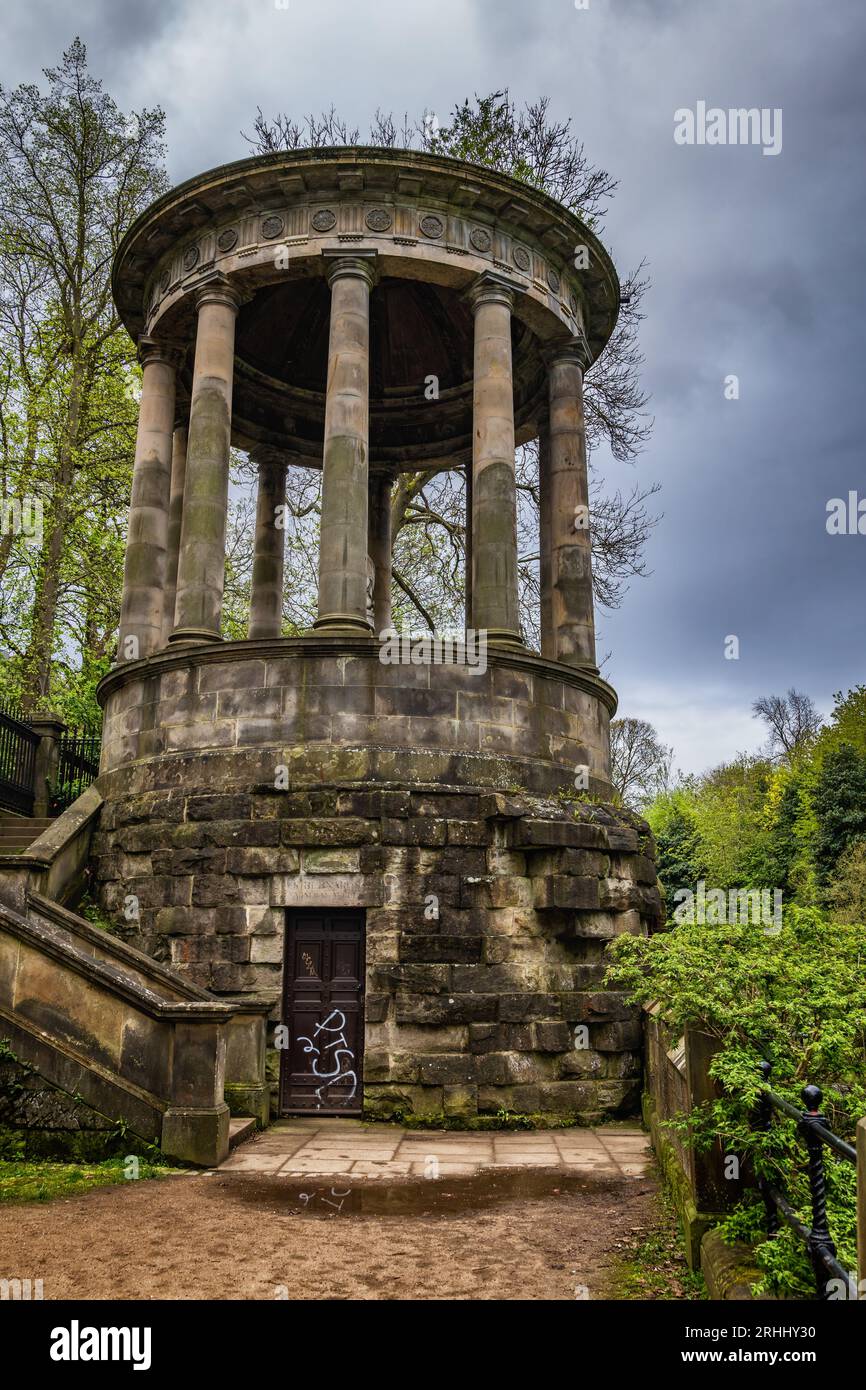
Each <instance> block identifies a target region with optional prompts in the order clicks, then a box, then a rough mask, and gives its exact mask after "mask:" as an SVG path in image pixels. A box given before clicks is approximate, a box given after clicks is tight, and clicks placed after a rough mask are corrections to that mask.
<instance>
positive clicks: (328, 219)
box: [310, 208, 337, 232]
mask: <svg viewBox="0 0 866 1390" xmlns="http://www.w3.org/2000/svg"><path fill="white" fill-rule="evenodd" d="M310 222H311V223H312V225H313V227H314V228H315V229H316V231H317V232H329V231H330V230H331V228H332V227H336V225H337V219H336V217H335V216H334V214H333V213H332V212H331V209H330V208H319V211H318V212H314V213H313V215H312V217H311V218H310Z"/></svg>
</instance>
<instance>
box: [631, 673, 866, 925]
mask: <svg viewBox="0 0 866 1390" xmlns="http://www.w3.org/2000/svg"><path fill="white" fill-rule="evenodd" d="M645 814H646V818H647V820H648V821H649V823H650V826H651V827H652V830H653V833H654V835H655V837H656V841H657V845H658V861H657V862H658V869H659V877H660V879H661V881H662V885H663V887H664V890H665V897H666V900H667V907H668V916H670V915H671V913H672V910H673V894H674V893H675V892H676V891H677V889H681V888H689V889H692V890H693V891H694V889H695V885H696V884H697V882H698V880H700V879H704V880H705V882H706V884H707V886H708V888H714V889H715V888H717V889H721V890H722V891H724V892H727V891H728V890H729V889H732V888H735V889H746V890H749V889H780V890H781V892H782V894H783V899H784V901H785V902H786V903H796V904H797V905H798V906H800V907H811V906H824V907H832V909H833V915H834V916H838V915H839V914H840V913H841V914H842V916H843V917H846V916H847V920H849V921H853V920H863V912H862V910H860V909H856V910H855V907H854V903H859V902H861V901H862V899H861V898H860V897H859V896H858V894H859V893H860V891H861V890H860V888H859V887H858V885H859V884H860V883H861V879H862V864H861V861H860V859H859V858H858V856H857V852H856V845H857V844H858V843H860V842H861V841H863V840H866V686H857V687H856V688H855V689H853V690H850V691H849V692H848V694H847V695H844V696H843V695H842V694H837V695H836V696H835V705H834V710H833V714H832V716H831V718H830V720H829V721H828V723H827V724H826V725H825V726H824V727H823V728H822V729H821V731H820V733H819V734H818V735H817V737H815V738H810V739H809V740H807V741H805V742H804V743H803V744H802V746H800V747H798V748H797V749H796V750H794V751H793V752H791V753H790V754H787V755H786V756H785V757H784V758H780V759H779V760H776V761H774V760H771V759H769V758H767V757H765V756H762V755H758V756H749V755H742V756H741V757H738V758H736V759H734V760H733V761H732V762H730V763H724V764H722V765H721V766H720V767H717V768H714V769H713V770H712V771H710V772H708V773H705V774H704V775H703V776H702V777H689V778H686V779H685V780H684V781H683V782H682V783H681V785H679V786H678V787H677V788H675V790H674V791H672V792H666V793H664V794H663V795H661V796H659V797H657V798H656V799H655V801H654V802H652V803H651V804H650V806H649V807H647V808H646V810H645ZM849 853H850V855H851V858H850V859H846V860H845V865H844V871H843V870H842V868H841V867H840V866H841V865H842V857H843V856H845V855H847V854H849ZM846 893H848V894H853V901H852V902H849V903H847V904H846V902H845V900H844V895H845V894H846ZM852 914H853V915H852Z"/></svg>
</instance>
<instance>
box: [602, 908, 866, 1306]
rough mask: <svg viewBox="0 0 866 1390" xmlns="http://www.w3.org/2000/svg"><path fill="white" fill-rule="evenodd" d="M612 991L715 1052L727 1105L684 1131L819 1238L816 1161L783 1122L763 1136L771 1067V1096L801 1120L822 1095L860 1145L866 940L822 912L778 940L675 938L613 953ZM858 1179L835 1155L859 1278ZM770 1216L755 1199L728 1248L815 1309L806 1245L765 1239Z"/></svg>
mask: <svg viewBox="0 0 866 1390" xmlns="http://www.w3.org/2000/svg"><path fill="white" fill-rule="evenodd" d="M611 954H612V957H613V964H612V966H611V970H610V972H609V983H610V984H611V985H613V986H614V987H616V988H617V989H625V990H627V991H628V992H629V994H630V995H631V997H632V998H633V999H635V1001H637V1002H641V1003H646V1002H649V1001H652V1000H660V1001H661V1002H662V1003H663V1006H664V1010H665V1015H666V1018H667V1019H668V1020H669V1021H670V1024H671V1027H672V1028H673V1030H674V1031H675V1032H677V1033H681V1032H683V1031H684V1029H685V1027H686V1025H687V1024H692V1025H695V1026H697V1027H699V1028H700V1029H701V1030H702V1031H704V1032H706V1033H708V1034H709V1035H710V1036H711V1037H713V1038H715V1039H716V1040H717V1043H718V1052H717V1053H716V1055H715V1057H714V1059H713V1062H712V1064H711V1068H710V1070H711V1074H712V1075H713V1076H714V1077H715V1079H716V1080H717V1081H718V1082H719V1084H720V1091H721V1094H720V1096H719V1098H718V1099H717V1100H715V1101H714V1102H713V1103H711V1104H707V1105H705V1106H703V1107H701V1108H700V1109H699V1110H697V1111H695V1112H693V1113H692V1115H691V1116H690V1117H688V1121H687V1120H686V1119H685V1117H683V1118H682V1119H681V1120H680V1121H679V1122H678V1125H677V1127H678V1128H679V1130H680V1132H681V1135H682V1137H683V1138H684V1139H685V1140H686V1141H687V1142H690V1143H694V1144H696V1145H699V1146H700V1145H706V1144H709V1143H710V1142H711V1141H712V1139H713V1138H715V1137H719V1138H720V1139H721V1141H722V1144H723V1147H724V1150H725V1152H726V1153H727V1154H736V1155H737V1156H738V1157H739V1158H740V1160H741V1163H742V1162H745V1163H747V1164H748V1166H749V1167H750V1168H751V1169H752V1171H753V1172H754V1173H756V1174H758V1175H763V1176H766V1177H768V1178H770V1179H771V1180H772V1181H773V1183H774V1184H775V1185H777V1186H779V1187H780V1188H782V1189H783V1190H784V1191H786V1192H787V1194H788V1196H789V1200H791V1202H792V1204H793V1205H794V1207H795V1208H796V1209H797V1210H798V1211H799V1212H800V1214H801V1216H802V1217H803V1219H804V1220H805V1222H806V1224H807V1225H808V1224H809V1222H810V1218H809V1208H808V1187H807V1181H806V1150H805V1146H804V1145H803V1143H802V1141H801V1140H799V1139H798V1137H797V1134H796V1126H795V1125H794V1124H793V1123H792V1122H788V1121H787V1120H785V1119H784V1118H783V1117H777V1118H776V1119H775V1120H774V1123H773V1126H772V1128H771V1130H770V1132H769V1133H766V1134H765V1133H762V1132H760V1131H757V1130H756V1129H755V1127H754V1123H753V1120H754V1114H755V1107H756V1104H757V1101H758V1097H759V1091H760V1087H761V1075H760V1072H759V1063H760V1062H761V1061H762V1060H767V1061H769V1062H770V1063H771V1065H772V1069H773V1070H772V1085H773V1089H774V1090H775V1091H777V1092H778V1093H779V1094H780V1095H782V1096H784V1097H785V1098H786V1099H787V1100H789V1101H791V1103H792V1104H794V1105H797V1106H798V1107H800V1108H802V1100H801V1098H800V1090H801V1088H802V1086H803V1085H804V1084H806V1083H807V1082H808V1083H813V1084H816V1085H819V1086H821V1087H822V1089H823V1091H824V1101H823V1108H824V1110H825V1112H826V1114H827V1116H828V1118H829V1121H830V1124H831V1126H832V1128H833V1129H834V1130H835V1131H836V1132H837V1133H839V1134H841V1135H842V1137H843V1138H846V1139H848V1140H849V1141H851V1140H852V1139H853V1136H854V1128H855V1125H856V1122H857V1120H858V1119H859V1118H860V1117H861V1116H862V1115H864V1114H866V1066H864V1056H866V1053H864V1046H866V927H864V926H863V925H862V924H851V923H846V922H839V921H836V920H834V919H832V918H829V917H827V916H825V915H824V914H823V913H821V912H819V911H818V910H816V909H814V908H797V907H790V908H788V910H787V911H786V912H785V914H784V921H783V925H782V928H781V930H780V931H778V932H777V933H773V932H767V931H766V930H765V929H764V928H763V927H761V926H760V925H738V926H707V925H696V926H691V925H688V924H686V923H682V924H678V925H676V926H675V927H674V928H673V929H672V930H671V931H670V932H664V933H660V934H658V935H656V936H653V937H649V938H641V937H630V936H629V937H620V938H619V939H618V940H617V941H616V942H615V943H614V944H613V946H612V948H611ZM847 1167H848V1165H846V1164H845V1163H844V1161H842V1160H836V1159H833V1158H832V1157H831V1156H830V1155H829V1153H828V1154H827V1170H828V1189H829V1193H830V1202H829V1209H830V1224H831V1231H832V1234H833V1237H834V1239H835V1241H836V1243H837V1246H838V1249H839V1258H840V1260H841V1261H842V1263H843V1264H844V1265H846V1266H847V1267H848V1268H849V1269H854V1268H856V1249H855V1247H856V1240H855V1202H854V1186H853V1182H852V1178H851V1174H850V1173H849V1172H848V1171H847ZM761 1211H762V1208H761V1207H760V1205H759V1204H756V1201H755V1198H754V1196H753V1195H750V1196H749V1198H747V1199H746V1200H745V1201H744V1202H742V1203H741V1204H740V1206H739V1207H738V1209H737V1210H736V1212H735V1213H734V1215H733V1216H732V1217H731V1218H730V1219H729V1220H728V1221H727V1222H726V1223H725V1225H724V1230H725V1233H726V1234H727V1235H729V1236H730V1237H732V1238H733V1237H735V1236H748V1238H749V1239H753V1240H757V1241H758V1242H759V1243H758V1248H757V1252H756V1253H757V1259H758V1262H759V1264H760V1265H761V1267H762V1268H763V1269H764V1270H765V1273H766V1278H767V1280H768V1283H770V1284H772V1286H773V1287H775V1288H779V1289H785V1290H788V1291H789V1292H794V1293H797V1294H798V1295H799V1296H806V1297H808V1296H811V1294H812V1293H813V1291H814V1283H813V1280H812V1275H811V1270H810V1268H809V1266H808V1263H807V1261H806V1259H805V1256H804V1254H803V1252H802V1250H801V1249H800V1246H799V1243H797V1242H795V1241H793V1240H792V1239H790V1238H789V1237H788V1236H787V1235H785V1236H784V1237H776V1238H773V1239H767V1237H766V1233H765V1232H764V1231H762V1229H761V1224H760V1218H761Z"/></svg>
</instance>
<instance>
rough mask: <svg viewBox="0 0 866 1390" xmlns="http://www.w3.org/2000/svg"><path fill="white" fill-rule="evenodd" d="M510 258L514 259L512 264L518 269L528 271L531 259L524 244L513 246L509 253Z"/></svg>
mask: <svg viewBox="0 0 866 1390" xmlns="http://www.w3.org/2000/svg"><path fill="white" fill-rule="evenodd" d="M511 258H512V260H513V261H514V264H515V265H516V266H517V269H518V270H522V271H524V272H525V273H526V274H528V273H529V268H530V266H531V265H532V259H531V257H530V255H529V252H528V251H527V249H526V247H525V246H515V248H514V250H513V251H512V253H511Z"/></svg>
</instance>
